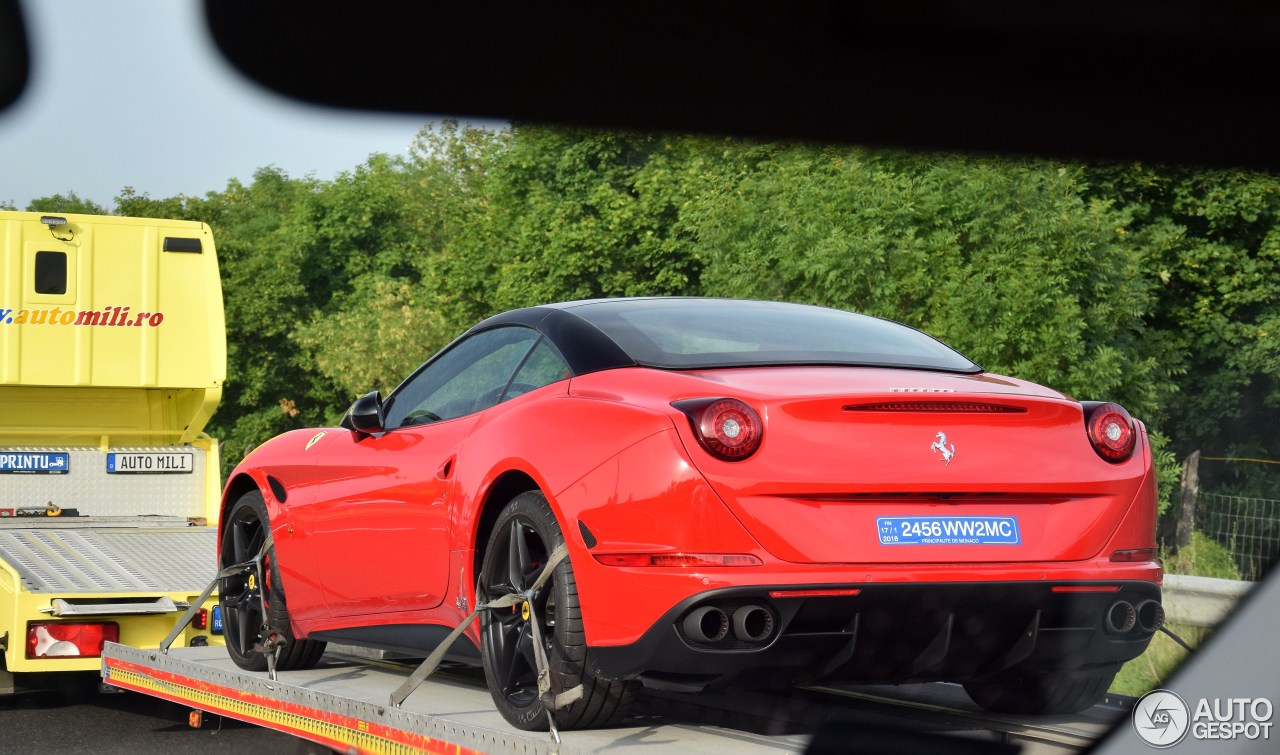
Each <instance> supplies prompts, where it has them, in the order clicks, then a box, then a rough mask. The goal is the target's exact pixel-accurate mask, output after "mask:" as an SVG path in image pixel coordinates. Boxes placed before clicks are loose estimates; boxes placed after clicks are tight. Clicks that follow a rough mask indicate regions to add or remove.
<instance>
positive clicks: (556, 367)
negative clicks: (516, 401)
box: [502, 338, 569, 401]
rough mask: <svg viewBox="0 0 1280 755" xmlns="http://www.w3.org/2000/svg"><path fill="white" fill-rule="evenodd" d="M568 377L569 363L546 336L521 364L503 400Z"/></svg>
mask: <svg viewBox="0 0 1280 755" xmlns="http://www.w3.org/2000/svg"><path fill="white" fill-rule="evenodd" d="M566 377H569V363H568V362H566V361H565V359H564V357H562V356H560V352H559V351H557V350H556V347H554V346H552V345H551V343H550V342H549V341H547V339H545V338H544V339H542V340H541V341H538V345H537V346H534V347H533V351H532V352H530V353H529V358H528V359H526V360H524V364H522V365H520V369H519V371H517V372H516V376H515V378H514V379H513V380H512V381H511V385H509V386H507V392H506V393H505V394H503V396H502V400H503V401H506V400H507V399H509V398H515V397H516V396H519V395H522V394H525V393H528V392H529V391H531V390H533V389H535V388H541V387H542V386H544V385H551V384H552V383H554V382H556V381H557V380H563V379H565V378H566Z"/></svg>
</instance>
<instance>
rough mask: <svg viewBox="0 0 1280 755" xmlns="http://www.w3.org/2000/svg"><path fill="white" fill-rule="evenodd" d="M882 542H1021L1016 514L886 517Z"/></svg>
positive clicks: (881, 529)
mask: <svg viewBox="0 0 1280 755" xmlns="http://www.w3.org/2000/svg"><path fill="white" fill-rule="evenodd" d="M876 529H877V530H878V531H879V534H880V544H881V545H1020V544H1021V543H1022V536H1021V535H1020V534H1019V533H1018V518H1017V517H1015V516H885V517H878V518H877V519H876Z"/></svg>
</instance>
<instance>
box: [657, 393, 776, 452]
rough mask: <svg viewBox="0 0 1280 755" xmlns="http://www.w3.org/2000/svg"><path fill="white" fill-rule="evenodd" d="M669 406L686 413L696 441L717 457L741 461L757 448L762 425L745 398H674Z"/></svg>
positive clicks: (762, 433) (762, 431)
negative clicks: (688, 399)
mask: <svg viewBox="0 0 1280 755" xmlns="http://www.w3.org/2000/svg"><path fill="white" fill-rule="evenodd" d="M672 406H674V407H676V408H677V409H679V410H680V411H682V412H684V413H685V416H687V417H688V418H689V424H690V426H692V427H693V434H694V435H695V436H696V437H697V438H698V443H699V444H701V446H702V447H703V448H705V449H706V450H707V451H708V452H709V453H710V454H711V455H712V456H715V457H716V458H718V459H723V460H725V461H741V460H743V459H745V458H747V457H748V456H750V455H751V454H753V453H755V452H756V449H758V448H760V441H761V439H763V437H764V424H763V423H762V422H761V421H760V415H759V414H756V410H755V409H752V408H751V407H750V406H748V405H747V403H746V402H745V401H741V400H739V399H736V398H713V399H693V400H691V401H677V402H675V403H674V404H672Z"/></svg>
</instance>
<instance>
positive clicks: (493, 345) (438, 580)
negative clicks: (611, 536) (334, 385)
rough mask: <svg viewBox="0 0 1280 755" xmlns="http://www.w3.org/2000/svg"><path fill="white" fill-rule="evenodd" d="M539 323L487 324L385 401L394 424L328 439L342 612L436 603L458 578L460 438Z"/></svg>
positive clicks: (323, 490) (327, 517)
mask: <svg viewBox="0 0 1280 755" xmlns="http://www.w3.org/2000/svg"><path fill="white" fill-rule="evenodd" d="M538 338H539V336H538V333H537V331H534V330H533V329H531V328H526V327H521V326H507V327H498V328H493V329H489V330H483V331H480V332H478V333H474V334H472V335H469V336H467V337H466V338H463V339H461V340H459V341H457V342H456V343H454V344H452V345H451V346H450V347H449V348H448V349H446V350H445V351H443V352H441V353H440V354H438V355H436V356H435V357H434V358H433V359H432V360H431V361H430V362H428V363H427V364H426V365H424V366H423V367H422V368H421V369H419V370H418V372H416V373H415V374H414V375H412V376H411V377H410V378H409V379H408V380H406V381H405V382H404V383H403V384H402V385H401V386H400V387H399V388H397V389H396V390H395V392H394V393H392V395H391V396H390V397H388V399H387V401H386V402H385V404H383V407H382V408H383V414H384V416H383V420H382V423H381V424H382V427H384V428H386V430H385V431H384V432H382V433H375V434H372V435H370V434H365V433H359V432H354V431H349V430H341V431H338V432H337V433H335V437H333V438H331V439H330V438H326V439H324V440H325V441H327V442H325V443H324V447H323V449H322V450H321V453H320V457H319V459H318V463H317V470H318V472H319V474H320V475H321V477H322V478H324V479H325V482H324V483H323V484H321V485H319V486H317V494H316V499H315V502H314V503H313V505H312V518H311V522H312V523H311V527H312V534H313V538H312V543H313V548H314V551H315V555H316V562H317V572H318V575H319V577H320V582H321V584H322V585H324V590H325V595H326V599H327V601H328V604H329V612H330V614H332V615H334V616H352V615H358V614H370V613H395V612H401V611H415V610H423V609H428V608H433V607H435V606H437V605H439V604H440V602H441V599H442V598H443V596H444V593H445V591H446V590H447V589H448V587H449V573H448V564H449V550H450V539H449V526H450V521H449V512H450V510H451V509H456V507H453V506H450V505H449V504H450V502H451V500H452V499H453V498H455V497H456V493H455V483H454V480H455V477H456V467H457V458H458V452H459V449H460V448H461V447H462V445H463V443H464V442H465V440H466V438H467V435H468V433H470V431H471V428H472V427H473V426H474V425H475V423H476V421H477V420H478V419H479V417H480V415H481V413H482V412H484V410H486V409H488V408H489V407H492V406H494V405H495V404H497V403H498V401H499V400H500V399H501V398H502V396H503V393H504V392H505V391H506V390H507V389H508V387H509V385H510V383H511V380H512V376H513V375H514V374H515V372H516V370H517V369H518V368H519V367H520V366H521V364H523V363H524V361H525V360H526V358H527V357H528V355H529V353H530V352H531V351H532V349H533V347H534V345H535V343H537V341H538Z"/></svg>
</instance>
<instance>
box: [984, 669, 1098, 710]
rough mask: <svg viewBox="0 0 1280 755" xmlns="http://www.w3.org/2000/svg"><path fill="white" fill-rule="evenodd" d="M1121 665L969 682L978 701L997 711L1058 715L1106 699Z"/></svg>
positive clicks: (996, 677) (1020, 674)
mask: <svg viewBox="0 0 1280 755" xmlns="http://www.w3.org/2000/svg"><path fill="white" fill-rule="evenodd" d="M1119 670H1120V669H1119V667H1118V666H1108V667H1106V668H1103V669H1090V670H1087V671H1085V670H1073V671H1053V672H1048V673H1036V674H1029V673H1005V674H999V675H997V676H991V677H987V678H986V679H978V680H975V681H972V682H966V683H965V685H964V691H965V692H967V693H969V697H970V698H972V699H973V701H974V702H975V703H977V704H978V705H980V706H981V707H983V708H985V709H986V710H989V711H994V712H997V713H1020V714H1026V715H1054V714H1060V713H1079V712H1080V711H1082V710H1085V709H1087V708H1091V707H1093V706H1094V705H1096V704H1098V703H1099V702H1101V701H1102V698H1103V697H1105V696H1106V694H1107V690H1108V689H1110V688H1111V682H1112V681H1113V680H1114V679H1115V678H1116V672H1117V671H1119Z"/></svg>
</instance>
